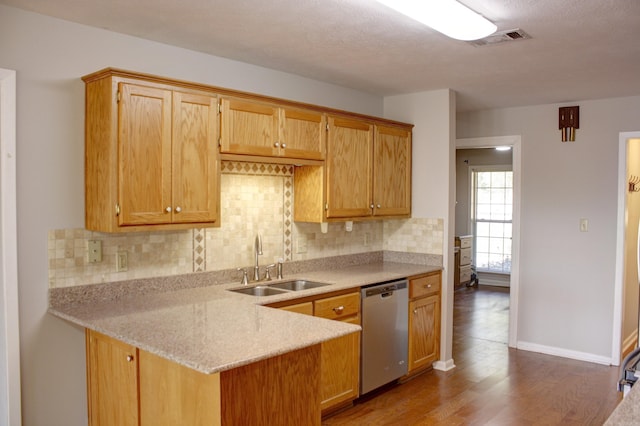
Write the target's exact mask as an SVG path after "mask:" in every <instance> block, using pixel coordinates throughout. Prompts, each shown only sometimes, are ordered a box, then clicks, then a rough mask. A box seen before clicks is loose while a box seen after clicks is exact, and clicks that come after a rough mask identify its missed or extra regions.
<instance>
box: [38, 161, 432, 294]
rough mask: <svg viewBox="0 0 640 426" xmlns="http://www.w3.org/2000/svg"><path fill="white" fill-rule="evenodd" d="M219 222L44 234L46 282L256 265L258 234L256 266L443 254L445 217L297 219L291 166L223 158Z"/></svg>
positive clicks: (60, 283)
mask: <svg viewBox="0 0 640 426" xmlns="http://www.w3.org/2000/svg"><path fill="white" fill-rule="evenodd" d="M221 190H222V193H221V203H222V205H221V212H222V217H221V227H220V228H204V229H193V230H184V231H161V232H153V233H151V232H148V233H147V232H139V233H126V234H105V233H99V232H92V231H87V230H85V229H62V230H53V231H50V232H49V241H48V248H49V286H50V287H51V288H60V287H70V286H75V285H85V284H97V283H103V282H111V281H123V280H130V279H135V278H148V277H158V276H169V275H178V274H185V273H190V272H200V271H216V270H222V269H229V268H236V267H251V266H252V265H253V264H254V261H255V258H254V249H253V247H254V241H255V236H256V234H258V233H260V234H261V235H262V244H263V247H262V248H263V255H262V256H260V257H259V261H260V265H266V264H268V263H274V262H276V261H277V260H278V259H279V258H282V259H284V260H285V261H291V260H309V259H317V258H322V257H329V256H339V255H345V254H355V253H363V252H373V251H380V250H391V251H398V252H410V253H426V254H435V255H442V253H443V235H444V222H443V220H442V219H422V218H413V219H407V220H387V221H365V222H354V223H353V229H352V231H350V232H347V231H346V230H345V224H344V223H331V224H329V227H328V232H327V233H322V232H321V230H320V225H319V224H309V223H294V222H293V219H292V213H293V211H292V209H293V166H282V165H271V164H254V163H240V162H223V166H222V178H221ZM89 240H100V241H102V252H103V260H102V262H100V263H94V264H91V263H88V261H87V259H88V256H87V253H88V241H89ZM119 251H126V252H127V254H128V270H127V271H124V272H116V253H117V252H119Z"/></svg>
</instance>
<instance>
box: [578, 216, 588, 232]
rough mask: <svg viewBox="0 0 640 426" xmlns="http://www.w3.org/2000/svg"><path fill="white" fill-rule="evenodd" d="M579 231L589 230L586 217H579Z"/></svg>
mask: <svg viewBox="0 0 640 426" xmlns="http://www.w3.org/2000/svg"><path fill="white" fill-rule="evenodd" d="M580 232H589V220H588V219H584V218H582V219H580Z"/></svg>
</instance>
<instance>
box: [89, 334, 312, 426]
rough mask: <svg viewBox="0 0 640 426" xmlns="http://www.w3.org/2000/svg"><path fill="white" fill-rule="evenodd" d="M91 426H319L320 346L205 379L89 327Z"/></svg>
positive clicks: (207, 375)
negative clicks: (249, 425)
mask: <svg viewBox="0 0 640 426" xmlns="http://www.w3.org/2000/svg"><path fill="white" fill-rule="evenodd" d="M86 342H87V343H86V345H87V394H88V405H89V407H88V411H89V425H90V426H113V425H118V426H123V425H124V426H129V425H132V426H138V425H139V426H148V425H149V426H151V425H153V426H162V425H167V426H169V425H172V426H174V425H189V426H199V425H203V426H204V425H207V426H218V425H222V426H225V425H248V424H251V425H265V426H266V425H275V424H277V425H303V424H304V425H320V404H319V402H320V345H313V346H309V347H307V348H303V349H300V350H296V351H292V352H289V353H286V354H283V355H280V356H276V357H273V358H268V359H266V360H262V361H258V362H255V363H252V364H248V365H245V366H241V367H238V368H234V369H232V370H227V371H223V372H221V373H214V374H203V373H200V372H198V371H195V370H193V369H190V368H188V367H184V366H181V365H179V364H176V363H174V362H172V361H169V360H167V359H164V358H161V357H159V356H156V355H154V354H151V353H148V352H146V351H143V350H140V349H138V348H135V347H134V346H131V345H127V344H125V343H122V342H120V341H118V340H116V339H112V338H110V337H107V336H105V335H102V334H100V333H97V332H94V331H91V330H87V332H86Z"/></svg>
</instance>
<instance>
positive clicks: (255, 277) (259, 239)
mask: <svg viewBox="0 0 640 426" xmlns="http://www.w3.org/2000/svg"><path fill="white" fill-rule="evenodd" d="M253 249H254V250H255V252H256V266H254V267H253V280H254V281H259V280H260V266H259V265H258V256H259V255H261V254H262V237H261V236H260V234H258V235H256V240H255V242H254V243H253Z"/></svg>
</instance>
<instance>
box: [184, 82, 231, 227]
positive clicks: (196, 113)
mask: <svg viewBox="0 0 640 426" xmlns="http://www.w3.org/2000/svg"><path fill="white" fill-rule="evenodd" d="M217 107H218V105H217V99H216V98H215V97H211V96H204V95H197V94H190V93H181V92H174V93H173V154H172V158H173V163H172V164H173V168H172V176H173V180H172V181H173V192H172V194H173V196H172V199H173V206H174V207H173V211H172V216H173V217H172V218H173V221H174V222H180V223H214V222H219V217H220V172H219V170H220V166H219V159H218V147H217V145H216V135H217V126H216V117H217V114H216V110H217Z"/></svg>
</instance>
